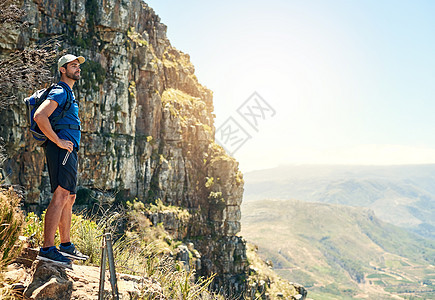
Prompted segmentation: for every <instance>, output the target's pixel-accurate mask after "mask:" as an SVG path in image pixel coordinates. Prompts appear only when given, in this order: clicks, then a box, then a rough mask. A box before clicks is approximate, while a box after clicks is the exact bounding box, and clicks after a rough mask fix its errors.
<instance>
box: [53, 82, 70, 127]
mask: <svg viewBox="0 0 435 300" xmlns="http://www.w3.org/2000/svg"><path fill="white" fill-rule="evenodd" d="M57 85H58V86H60V87H62V88H63V89H64V90H65V92H66V102H65V105H64V106H63V109H62V112H61V113H60V114H59V115H58V116H56V117H55V118H53V119H52V120H51V122H50V123H51V126H54V125H56V123H57V122H58V121H59V120H60V119H62V118H63V117H64V115H65V112H66V111H68V110H69V109H70V107H71V104H72V96H71V92H70V91H69V90H68V88H67V87H66V86H65V85H66V83H64V82H59V83H58V84H57Z"/></svg>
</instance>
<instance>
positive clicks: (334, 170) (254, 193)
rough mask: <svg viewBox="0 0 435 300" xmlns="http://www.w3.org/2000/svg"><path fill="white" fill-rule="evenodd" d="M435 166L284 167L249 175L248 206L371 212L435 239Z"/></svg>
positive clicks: (254, 172)
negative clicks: (267, 201) (291, 202)
mask: <svg viewBox="0 0 435 300" xmlns="http://www.w3.org/2000/svg"><path fill="white" fill-rule="evenodd" d="M434 182H435V165H433V164H429V165H395V166H352V165H300V166H281V167H277V168H272V169H268V170H259V171H253V172H248V173H246V174H245V192H244V201H255V200H259V199H264V198H274V199H298V200H302V201H308V202H322V203H336V204H345V205H350V206H359V207H368V208H371V209H373V211H374V212H375V213H376V215H377V216H378V217H379V218H380V219H381V220H383V221H386V222H389V223H392V224H394V225H397V226H401V227H404V228H407V229H409V230H411V231H413V232H416V233H418V234H420V235H422V236H425V237H428V238H432V239H435V185H434V184H433V183H434Z"/></svg>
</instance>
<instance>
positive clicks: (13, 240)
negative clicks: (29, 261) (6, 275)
mask: <svg viewBox="0 0 435 300" xmlns="http://www.w3.org/2000/svg"><path fill="white" fill-rule="evenodd" d="M20 200H21V199H20V197H19V196H18V195H17V193H15V191H14V190H13V189H12V188H10V189H8V190H1V191H0V270H3V269H4V267H6V266H7V265H8V264H10V263H11V262H12V261H13V260H14V259H15V258H16V257H17V256H18V255H19V253H20V251H19V249H18V251H17V249H16V247H15V246H16V244H17V242H18V238H19V236H20V235H21V232H22V226H23V222H24V215H23V213H22V212H21V210H20V209H19V205H20Z"/></svg>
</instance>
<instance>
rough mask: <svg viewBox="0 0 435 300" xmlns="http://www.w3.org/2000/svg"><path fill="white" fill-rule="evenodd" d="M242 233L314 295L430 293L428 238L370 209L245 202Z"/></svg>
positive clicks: (434, 274) (434, 277) (433, 252)
mask: <svg viewBox="0 0 435 300" xmlns="http://www.w3.org/2000/svg"><path fill="white" fill-rule="evenodd" d="M242 234H243V236H245V237H246V239H247V240H248V241H250V242H253V243H255V244H257V245H258V246H259V253H260V254H261V255H262V256H263V257H264V258H267V259H270V260H272V262H273V265H274V270H275V271H276V272H277V273H278V274H280V275H281V276H283V277H284V278H287V279H289V280H292V281H296V282H298V283H300V284H302V285H304V286H305V287H306V288H307V290H308V291H309V295H310V297H312V298H313V299H346V298H351V297H356V298H367V297H368V298H369V299H390V298H392V297H393V296H392V295H400V296H402V297H404V298H405V299H407V298H406V297H407V296H410V295H421V296H422V297H423V298H424V299H429V298H430V297H435V268H434V264H435V244H434V243H433V242H431V241H430V240H425V239H423V238H420V237H418V236H417V235H415V234H412V233H409V232H407V231H406V230H403V229H400V228H398V227H396V226H393V225H390V224H387V223H385V222H382V221H380V220H379V219H378V218H376V217H375V215H374V213H373V212H372V211H371V210H369V209H362V208H354V207H347V206H342V205H333V204H322V203H307V202H303V201H297V200H261V201H251V202H245V203H244V204H243V205H242ZM432 299H433V298H432Z"/></svg>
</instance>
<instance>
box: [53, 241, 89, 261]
mask: <svg viewBox="0 0 435 300" xmlns="http://www.w3.org/2000/svg"><path fill="white" fill-rule="evenodd" d="M59 251H60V252H62V254H63V255H65V256H67V257H70V258H72V259H78V260H87V259H88V258H89V256H87V255H84V254H83V253H81V252H80V251H79V250H77V248H76V246H74V244H73V243H71V245H69V246H68V247H64V246H62V245H59Z"/></svg>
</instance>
